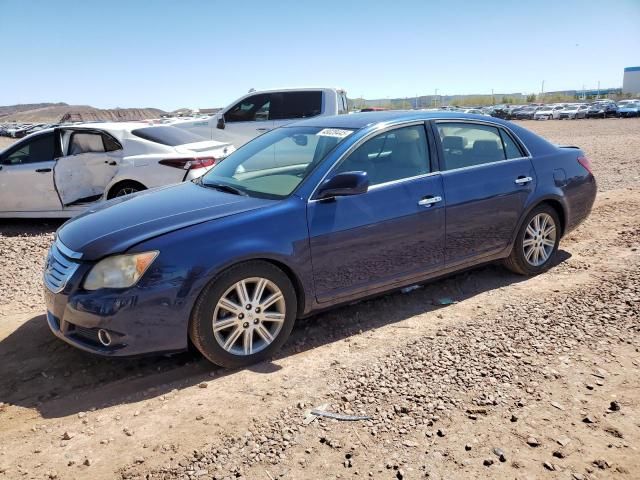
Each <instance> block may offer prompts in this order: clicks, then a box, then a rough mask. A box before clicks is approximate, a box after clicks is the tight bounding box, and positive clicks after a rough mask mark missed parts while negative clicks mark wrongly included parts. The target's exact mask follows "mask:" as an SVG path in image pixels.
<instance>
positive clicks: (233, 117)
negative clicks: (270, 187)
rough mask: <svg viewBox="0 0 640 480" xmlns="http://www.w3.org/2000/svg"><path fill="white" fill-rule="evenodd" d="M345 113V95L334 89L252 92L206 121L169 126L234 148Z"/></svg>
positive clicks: (346, 109) (290, 89)
mask: <svg viewBox="0 0 640 480" xmlns="http://www.w3.org/2000/svg"><path fill="white" fill-rule="evenodd" d="M343 113H348V106H347V93H346V92H345V91H344V90H341V89H338V88H289V89H279V90H261V91H252V92H249V93H248V94H246V95H245V96H243V97H241V98H239V99H238V100H236V101H235V102H233V103H232V104H231V105H229V106H228V107H226V108H224V109H223V110H222V111H221V112H219V113H217V114H216V115H213V116H212V117H210V118H205V119H199V120H178V121H176V122H175V123H173V124H172V125H173V126H174V127H179V128H184V129H185V130H189V131H190V132H192V133H195V134H197V135H200V136H202V137H204V138H206V139H211V140H217V141H220V142H228V143H231V144H233V145H234V146H235V147H236V148H238V147H240V146H241V145H244V144H245V143H247V142H248V141H249V140H252V139H253V138H255V137H257V136H258V135H261V134H263V133H264V132H267V131H269V130H272V129H274V128H277V127H281V126H282V125H286V124H287V123H291V122H294V121H296V120H299V119H301V118H311V117H317V116H326V115H339V114H343Z"/></svg>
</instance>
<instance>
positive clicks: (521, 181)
mask: <svg viewBox="0 0 640 480" xmlns="http://www.w3.org/2000/svg"><path fill="white" fill-rule="evenodd" d="M532 181H533V178H531V177H518V178H516V184H518V185H524V184H525V183H529V182H532Z"/></svg>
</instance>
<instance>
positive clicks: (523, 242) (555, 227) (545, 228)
mask: <svg viewBox="0 0 640 480" xmlns="http://www.w3.org/2000/svg"><path fill="white" fill-rule="evenodd" d="M559 243H560V219H559V217H558V213H557V212H556V211H555V210H554V209H553V208H551V207H550V206H549V205H540V206H538V207H536V208H534V209H533V211H531V212H530V213H529V215H527V217H526V218H525V220H524V222H523V224H522V227H520V231H519V232H518V235H517V237H516V241H515V243H514V245H513V249H512V250H511V254H510V255H509V257H508V258H507V259H506V260H505V266H506V267H507V268H508V269H509V270H511V271H512V272H515V273H518V274H520V275H537V274H539V273H542V272H544V271H546V270H548V269H549V267H551V263H552V261H553V257H554V255H555V254H556V252H557V250H558V244H559Z"/></svg>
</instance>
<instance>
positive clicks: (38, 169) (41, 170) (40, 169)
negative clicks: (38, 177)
mask: <svg viewBox="0 0 640 480" xmlns="http://www.w3.org/2000/svg"><path fill="white" fill-rule="evenodd" d="M50 171H51V169H50V168H37V169H36V173H47V172H50Z"/></svg>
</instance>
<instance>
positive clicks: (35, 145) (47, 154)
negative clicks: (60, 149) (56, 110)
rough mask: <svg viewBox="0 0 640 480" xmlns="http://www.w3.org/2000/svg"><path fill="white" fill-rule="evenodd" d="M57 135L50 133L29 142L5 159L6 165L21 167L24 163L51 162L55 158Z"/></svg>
mask: <svg viewBox="0 0 640 480" xmlns="http://www.w3.org/2000/svg"><path fill="white" fill-rule="evenodd" d="M55 150H56V149H55V135H54V134H53V133H48V134H45V135H39V136H38V137H36V138H34V139H32V140H27V141H26V142H25V143H23V144H22V145H21V146H20V147H18V149H17V150H14V151H13V152H11V153H10V154H9V155H7V156H6V157H5V158H4V161H3V163H4V164H6V165H21V164H24V163H37V162H50V161H51V160H53V159H54V157H55Z"/></svg>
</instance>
